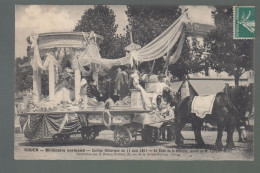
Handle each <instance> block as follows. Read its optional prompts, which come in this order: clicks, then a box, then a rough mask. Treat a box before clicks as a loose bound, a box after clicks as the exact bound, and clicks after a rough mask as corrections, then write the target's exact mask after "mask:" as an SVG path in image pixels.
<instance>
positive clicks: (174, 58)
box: [169, 32, 185, 65]
mask: <svg viewBox="0 0 260 173" xmlns="http://www.w3.org/2000/svg"><path fill="white" fill-rule="evenodd" d="M184 40H185V33H184V32H183V33H182V34H181V38H180V41H179V44H178V47H177V49H176V51H175V53H174V54H173V55H172V56H171V57H170V59H169V65H170V64H174V63H175V62H176V61H178V59H179V58H180V55H181V51H182V46H183V43H184Z"/></svg>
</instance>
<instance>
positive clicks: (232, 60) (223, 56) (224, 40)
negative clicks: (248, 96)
mask: <svg viewBox="0 0 260 173" xmlns="http://www.w3.org/2000/svg"><path fill="white" fill-rule="evenodd" d="M212 14H213V17H214V19H215V25H216V29H214V30H212V31H211V32H210V34H209V35H208V37H207V38H206V48H207V51H208V53H209V56H208V64H209V67H211V68H212V69H214V70H216V71H217V72H223V71H225V72H227V73H228V74H229V75H234V79H235V86H238V85H239V78H240V76H241V75H242V74H243V73H245V72H246V71H248V70H250V69H253V48H254V41H253V40H235V39H233V10H232V7H229V8H223V7H216V10H215V11H214V12H213V13H212Z"/></svg>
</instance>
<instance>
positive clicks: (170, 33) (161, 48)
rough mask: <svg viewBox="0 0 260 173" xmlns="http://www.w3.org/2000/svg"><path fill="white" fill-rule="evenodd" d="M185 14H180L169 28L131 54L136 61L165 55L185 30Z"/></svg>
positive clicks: (149, 59)
mask: <svg viewBox="0 0 260 173" xmlns="http://www.w3.org/2000/svg"><path fill="white" fill-rule="evenodd" d="M184 22H185V15H182V16H180V17H179V18H178V19H177V20H176V21H175V22H174V23H173V24H172V25H171V26H170V27H169V28H168V29H166V30H165V31H164V32H163V33H162V34H161V35H159V36H158V37H157V38H155V39H154V40H153V41H152V42H150V43H149V44H147V45H146V46H144V47H142V48H141V49H139V50H138V51H136V52H132V53H131V55H132V56H133V59H134V60H136V61H141V62H143V61H152V60H155V59H158V58H160V57H163V56H164V55H165V54H166V53H167V52H168V51H169V50H170V49H171V48H172V47H173V46H174V45H175V43H176V42H177V41H178V39H179V37H180V35H181V34H182V32H183V26H184Z"/></svg>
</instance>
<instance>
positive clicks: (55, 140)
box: [52, 134, 60, 143]
mask: <svg viewBox="0 0 260 173" xmlns="http://www.w3.org/2000/svg"><path fill="white" fill-rule="evenodd" d="M52 140H53V142H54V143H59V142H60V137H59V135H58V134H56V135H53V136H52Z"/></svg>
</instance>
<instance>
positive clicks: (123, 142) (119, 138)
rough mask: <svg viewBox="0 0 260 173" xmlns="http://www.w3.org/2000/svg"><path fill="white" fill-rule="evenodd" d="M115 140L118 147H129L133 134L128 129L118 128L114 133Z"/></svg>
mask: <svg viewBox="0 0 260 173" xmlns="http://www.w3.org/2000/svg"><path fill="white" fill-rule="evenodd" d="M114 140H115V142H116V144H117V145H119V146H121V147H127V146H129V145H130V143H131V141H132V134H131V132H130V130H129V129H128V128H127V127H124V126H122V127H117V128H116V129H115V131H114Z"/></svg>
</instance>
